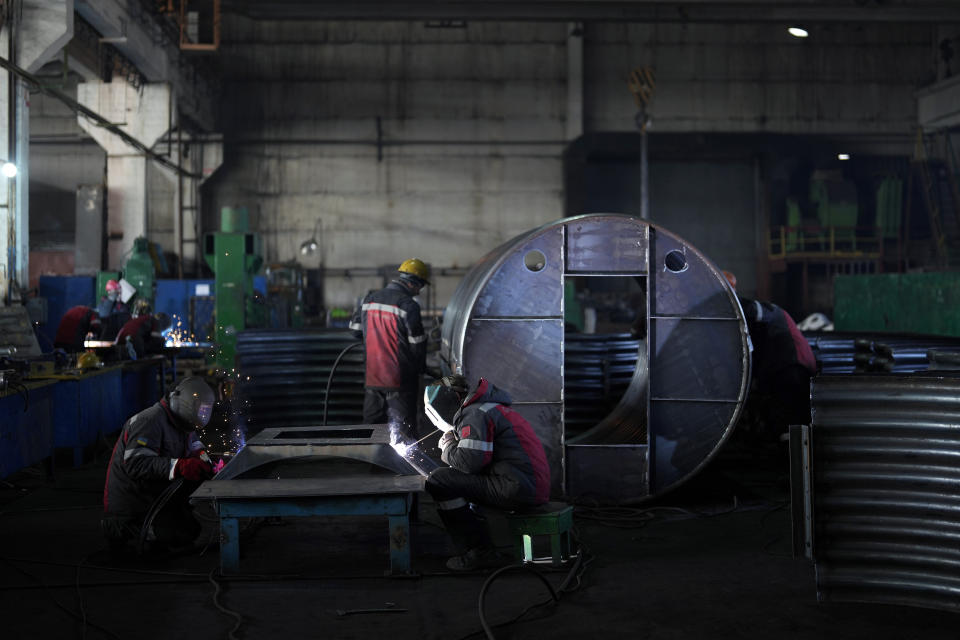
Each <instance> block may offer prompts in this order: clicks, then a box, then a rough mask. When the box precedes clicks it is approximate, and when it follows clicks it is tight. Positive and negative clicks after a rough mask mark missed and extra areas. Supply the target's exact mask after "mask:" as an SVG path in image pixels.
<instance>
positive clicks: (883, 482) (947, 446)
mask: <svg viewBox="0 0 960 640" xmlns="http://www.w3.org/2000/svg"><path fill="white" fill-rule="evenodd" d="M811 396H812V424H811V426H810V429H809V442H808V443H807V444H806V448H807V451H806V455H807V458H808V460H809V464H808V465H804V466H802V467H800V465H796V466H795V470H798V471H802V473H797V472H792V473H791V483H792V484H793V485H794V492H795V493H797V492H799V491H801V490H802V491H803V492H804V493H805V494H806V499H805V501H804V507H805V509H804V518H805V520H811V521H812V526H811V527H810V529H809V531H808V532H807V534H806V538H807V542H809V543H810V546H811V548H812V556H813V559H814V562H815V564H816V569H817V570H816V580H817V592H818V597H819V599H820V600H821V601H825V600H835V601H859V602H887V603H894V604H904V605H918V606H925V607H935V608H942V609H948V610H951V611H957V610H960V600H958V598H957V593H958V592H960V578H958V574H957V571H956V567H957V565H958V563H960V553H958V551H957V537H958V535H960V466H958V465H957V460H958V459H960V377H958V376H957V375H956V374H952V375H950V374H941V373H940V372H924V373H914V374H871V375H845V376H821V377H817V378H814V381H813V384H812V387H811ZM793 444H794V443H793V441H791V446H793ZM797 467H800V469H797ZM798 485H799V487H798ZM797 519H799V515H798V516H797Z"/></svg>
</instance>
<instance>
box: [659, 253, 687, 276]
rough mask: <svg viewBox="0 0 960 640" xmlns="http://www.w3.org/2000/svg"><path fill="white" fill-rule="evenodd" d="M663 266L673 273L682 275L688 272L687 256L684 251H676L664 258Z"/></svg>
mask: <svg viewBox="0 0 960 640" xmlns="http://www.w3.org/2000/svg"><path fill="white" fill-rule="evenodd" d="M663 266H665V267H666V268H667V270H668V271H672V272H673V273H681V272H683V271H686V270H687V266H688V265H687V256H685V255H683V252H682V251H678V250H677V249H674V250H673V251H670V252H668V253H667V255H666V256H664V258H663Z"/></svg>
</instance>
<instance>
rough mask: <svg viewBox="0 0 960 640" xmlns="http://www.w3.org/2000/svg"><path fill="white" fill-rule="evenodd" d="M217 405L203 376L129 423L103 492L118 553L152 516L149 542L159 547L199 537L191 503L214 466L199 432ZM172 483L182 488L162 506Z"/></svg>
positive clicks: (106, 525)
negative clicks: (163, 495) (198, 435)
mask: <svg viewBox="0 0 960 640" xmlns="http://www.w3.org/2000/svg"><path fill="white" fill-rule="evenodd" d="M214 401H215V396H214V393H213V390H212V389H211V388H210V387H209V385H207V383H206V382H204V380H203V379H202V378H198V377H193V376H191V377H187V378H184V379H183V380H181V381H180V382H179V384H177V386H176V387H175V388H174V389H173V390H172V391H170V393H168V394H167V395H166V396H165V397H164V398H163V399H161V400H160V401H159V402H157V403H156V404H154V405H153V406H152V407H149V408H147V409H144V410H143V411H141V412H140V413H138V414H136V415H135V416H133V417H132V418H130V419H129V420H127V422H126V423H125V424H124V425H123V429H122V430H121V431H120V437H119V438H117V443H116V444H115V445H114V447H113V454H112V455H111V456H110V464H109V465H108V467H107V479H106V483H105V485H104V489H103V520H101V528H102V530H103V534H104V536H105V537H106V538H107V542H108V543H109V545H110V547H111V548H112V549H120V548H122V547H123V546H125V544H126V543H127V542H131V541H133V542H136V541H138V540H140V538H141V532H142V529H143V527H144V524H145V518H146V517H147V516H148V515H153V518H152V522H151V523H146V524H148V529H147V531H146V533H145V536H144V538H145V540H146V541H148V542H150V543H151V544H152V545H153V546H154V547H155V548H160V549H162V548H163V547H179V546H184V545H187V544H190V543H192V542H193V540H194V539H196V537H197V535H199V533H200V524H199V523H198V522H197V520H196V519H195V518H194V517H193V514H192V512H191V507H190V505H189V502H188V499H189V497H190V494H191V493H192V492H193V491H194V490H195V489H196V488H197V485H198V484H199V483H200V482H203V481H204V480H207V479H209V478H212V477H213V467H212V466H211V463H210V460H209V458H207V456H206V453H205V452H204V446H203V443H202V442H200V440H199V439H198V438H197V434H196V431H195V429H197V428H198V427H205V426H206V425H207V423H208V422H209V421H210V415H211V412H212V411H213V404H214ZM180 479H182V480H180ZM171 482H178V483H179V484H178V486H177V488H176V489H175V490H174V489H171V491H172V492H173V493H172V494H166V495H167V496H169V499H168V500H167V501H166V503H165V505H163V507H162V508H160V504H159V501H158V498H160V497H161V495H162V494H165V490H166V489H168V488H170V486H171Z"/></svg>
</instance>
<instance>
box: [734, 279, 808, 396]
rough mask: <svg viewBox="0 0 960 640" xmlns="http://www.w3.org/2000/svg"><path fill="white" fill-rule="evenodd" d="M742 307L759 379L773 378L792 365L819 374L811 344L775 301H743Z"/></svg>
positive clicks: (754, 370) (755, 369) (756, 374)
mask: <svg viewBox="0 0 960 640" xmlns="http://www.w3.org/2000/svg"><path fill="white" fill-rule="evenodd" d="M740 304H741V305H743V313H744V315H745V316H746V318H747V328H748V329H749V330H750V340H751V342H753V375H754V377H755V378H760V379H771V378H772V377H773V376H775V375H776V374H777V373H778V372H779V371H781V370H782V369H783V368H785V367H788V366H800V367H803V368H804V369H805V370H806V371H807V373H809V374H810V375H814V374H816V372H817V361H816V358H815V357H814V355H813V350H812V349H811V348H810V343H809V342H807V339H806V338H804V337H803V333H801V332H800V329H798V328H797V324H796V323H795V322H794V321H793V318H791V317H790V314H788V313H787V312H786V311H784V310H783V309H781V308H780V307H778V306H777V305H775V304H773V303H772V302H759V301H757V300H748V299H746V298H742V299H741V300H740Z"/></svg>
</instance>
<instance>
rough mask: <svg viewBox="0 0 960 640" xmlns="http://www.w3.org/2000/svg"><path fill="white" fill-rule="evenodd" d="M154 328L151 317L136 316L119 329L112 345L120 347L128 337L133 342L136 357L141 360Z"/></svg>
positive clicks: (154, 323) (154, 324)
mask: <svg viewBox="0 0 960 640" xmlns="http://www.w3.org/2000/svg"><path fill="white" fill-rule="evenodd" d="M156 326H157V325H156V322H155V321H154V317H153V316H151V315H149V314H147V315H141V316H137V317H136V318H133V319H132V320H128V321H127V322H126V324H124V325H123V327H121V329H120V332H119V333H118V334H117V339H116V340H115V341H114V343H115V344H119V345H122V344H124V343H125V342H126V340H127V338H128V337H129V338H130V340H131V341H132V342H133V348H134V350H135V351H136V352H137V357H138V358H142V357H143V356H144V355H145V354H146V351H147V345H148V344H150V338H151V336H152V334H153V332H154V329H156Z"/></svg>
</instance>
